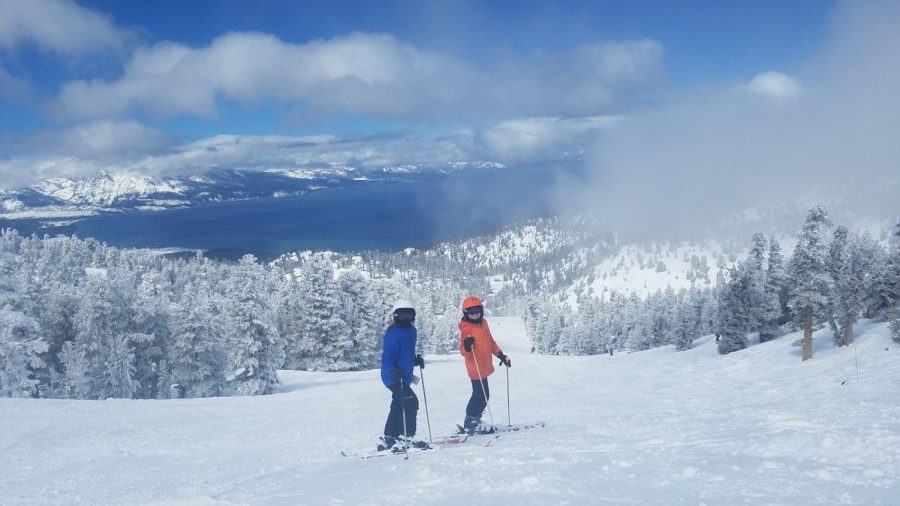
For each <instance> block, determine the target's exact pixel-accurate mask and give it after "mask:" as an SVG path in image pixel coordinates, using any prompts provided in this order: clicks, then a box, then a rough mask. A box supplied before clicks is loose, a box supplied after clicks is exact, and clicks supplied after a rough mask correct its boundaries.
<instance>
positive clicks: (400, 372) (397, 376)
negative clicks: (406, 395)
mask: <svg viewBox="0 0 900 506" xmlns="http://www.w3.org/2000/svg"><path fill="white" fill-rule="evenodd" d="M391 377H392V378H394V379H395V380H400V379H401V378H403V370H402V369H394V370H393V371H391Z"/></svg>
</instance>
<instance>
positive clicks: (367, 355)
mask: <svg viewBox="0 0 900 506" xmlns="http://www.w3.org/2000/svg"><path fill="white" fill-rule="evenodd" d="M338 293H339V294H340V298H341V304H340V309H339V311H340V313H339V316H338V317H339V318H340V319H341V320H343V321H344V322H345V324H346V325H347V329H348V331H349V335H350V345H349V347H350V350H351V352H350V353H349V354H347V355H346V356H347V359H348V361H349V364H348V367H349V368H350V369H352V370H362V369H367V368H371V367H375V366H376V365H377V364H378V357H377V351H378V350H377V349H376V343H377V341H378V337H377V335H378V333H379V332H381V331H382V328H381V326H382V325H381V323H382V321H383V319H384V312H383V311H382V308H381V304H379V303H377V302H376V300H375V295H374V293H373V292H372V290H371V288H370V285H369V280H368V278H366V277H365V276H363V275H362V274H360V272H359V271H357V270H350V271H347V272H344V273H342V274H341V275H340V276H339V277H338Z"/></svg>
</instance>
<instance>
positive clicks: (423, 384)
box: [419, 366, 434, 443]
mask: <svg viewBox="0 0 900 506" xmlns="http://www.w3.org/2000/svg"><path fill="white" fill-rule="evenodd" d="M419 374H421V375H422V399H423V400H424V401H425V421H426V422H428V442H429V443H434V440H433V439H432V438H431V417H430V416H428V396H427V395H425V368H424V367H422V366H419Z"/></svg>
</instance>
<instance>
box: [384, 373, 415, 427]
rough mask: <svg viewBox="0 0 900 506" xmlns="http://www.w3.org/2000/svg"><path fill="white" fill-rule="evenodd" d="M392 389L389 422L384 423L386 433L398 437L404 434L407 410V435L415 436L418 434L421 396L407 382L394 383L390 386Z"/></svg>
mask: <svg viewBox="0 0 900 506" xmlns="http://www.w3.org/2000/svg"><path fill="white" fill-rule="evenodd" d="M388 388H389V389H390V390H391V411H390V412H389V413H388V417H387V422H385V423H384V435H385V436H391V437H397V436H399V435H401V434H403V412H404V411H405V412H406V434H405V435H406V436H407V437H413V436H414V435H415V434H416V413H417V412H418V411H419V398H418V397H416V393H415V392H413V391H412V389H411V388H410V387H409V385H407V384H405V383H404V384H403V390H402V391H401V389H400V383H394V384H393V385H391V386H389V387H388Z"/></svg>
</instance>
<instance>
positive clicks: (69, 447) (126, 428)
mask: <svg viewBox="0 0 900 506" xmlns="http://www.w3.org/2000/svg"><path fill="white" fill-rule="evenodd" d="M491 326H492V329H493V330H494V334H495V336H496V338H497V341H498V342H499V344H500V346H501V347H502V348H503V349H504V351H506V352H507V353H509V354H510V357H511V358H512V363H513V367H512V368H511V369H509V370H506V369H504V368H498V371H497V372H496V373H495V374H494V375H493V376H492V377H491V383H490V384H491V387H492V391H493V397H492V403H491V410H492V413H493V417H494V420H495V422H497V423H506V421H507V410H506V385H507V384H506V379H507V372H508V374H509V376H508V378H509V389H510V392H511V415H512V422H513V423H525V422H532V421H538V420H543V421H546V422H547V427H546V428H543V429H536V430H532V431H526V432H519V433H514V434H508V435H504V436H502V437H500V438H499V439H497V440H496V441H495V442H494V444H493V445H491V446H489V447H481V446H478V445H474V444H471V443H466V444H463V445H459V446H454V447H450V448H445V449H440V450H437V451H433V452H425V453H421V454H417V455H413V456H412V457H411V458H410V460H408V461H404V460H403V459H402V457H396V456H389V457H385V458H381V459H372V460H365V461H364V460H357V459H351V458H345V457H342V456H340V450H342V449H346V450H354V451H360V450H365V449H368V448H371V447H373V446H374V444H375V441H376V438H377V437H378V435H379V434H380V431H381V428H382V426H383V424H384V418H385V416H386V415H387V409H388V404H389V402H390V396H389V394H388V391H387V390H386V389H385V388H384V387H383V386H382V385H381V383H380V381H379V373H378V371H374V370H373V371H363V372H348V373H308V372H291V371H282V372H281V377H282V380H283V381H284V384H283V386H282V387H281V388H280V391H279V393H278V394H276V395H270V396H262V397H232V398H212V399H186V400H169V401H128V400H108V401H71V400H34V399H0V413H2V414H3V416H0V452H2V455H3V458H2V459H0V504H154V505H186V504H190V505H195V504H200V505H206V504H209V505H213V504H215V505H228V504H266V505H269V504H276V505H278V504H285V505H287V504H291V505H294V504H353V505H356V504H520V505H526V504H528V505H530V504H535V505H546V504H667V505H669V504H711V505H712V504H738V503H744V504H897V497H900V483H898V480H900V422H898V420H900V388H898V386H900V360H898V359H897V353H898V352H900V349H898V347H897V345H896V344H894V343H893V342H892V341H891V340H890V338H889V337H888V336H889V334H888V330H887V327H886V325H885V324H873V323H872V322H868V321H864V322H862V323H861V324H860V325H858V327H857V331H856V336H857V344H855V345H853V346H851V347H848V348H835V347H833V346H832V345H831V339H830V335H829V332H828V331H822V332H818V333H817V334H816V338H817V339H816V345H815V354H814V356H813V359H812V360H811V361H808V362H805V363H801V361H800V357H799V353H800V350H799V349H797V348H793V347H791V345H790V343H791V341H793V340H794V339H796V338H797V337H798V335H797V334H791V335H787V336H783V337H781V338H779V339H777V340H775V341H772V342H768V343H764V344H755V345H753V346H751V347H750V348H748V349H746V350H743V351H740V352H736V353H732V354H730V355H726V356H720V355H718V353H716V351H715V343H714V340H713V339H712V338H711V337H710V336H707V337H704V338H701V339H700V340H699V341H697V343H696V345H695V347H694V348H693V349H692V350H689V351H687V352H680V353H678V352H675V351H674V350H673V349H672V348H671V347H666V348H659V349H653V350H649V351H645V352H640V353H632V354H616V355H615V356H612V357H611V356H607V355H602V356H590V357H564V356H542V355H538V354H531V353H528V352H527V350H529V349H530V343H529V342H528V341H527V339H526V338H525V327H524V324H523V323H522V322H521V321H520V320H517V319H515V318H492V319H491ZM427 360H428V364H427V367H426V369H425V371H424V373H425V374H424V376H425V377H424V379H425V385H426V386H427V388H428V391H427V394H428V407H429V414H430V419H431V426H432V431H433V433H434V435H435V436H437V435H443V434H447V433H448V432H449V431H451V430H452V429H453V427H454V425H455V424H456V423H458V422H461V420H462V416H463V410H464V407H465V404H466V401H467V399H468V395H469V393H470V384H469V382H468V380H467V378H466V375H465V368H464V366H463V364H462V360H461V357H459V356H458V355H451V356H432V357H427ZM857 361H858V364H859V380H858V381H857V376H856V367H855V364H856V363H857ZM420 387H421V384H420ZM417 392H418V393H419V398H420V402H421V400H422V395H421V390H420V389H419V390H417ZM485 417H486V418H487V417H488V415H487V413H486V414H485ZM419 427H420V429H419V436H420V437H423V438H426V439H427V437H428V429H427V424H426V417H425V410H424V405H423V408H422V409H421V410H420V411H419Z"/></svg>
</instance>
